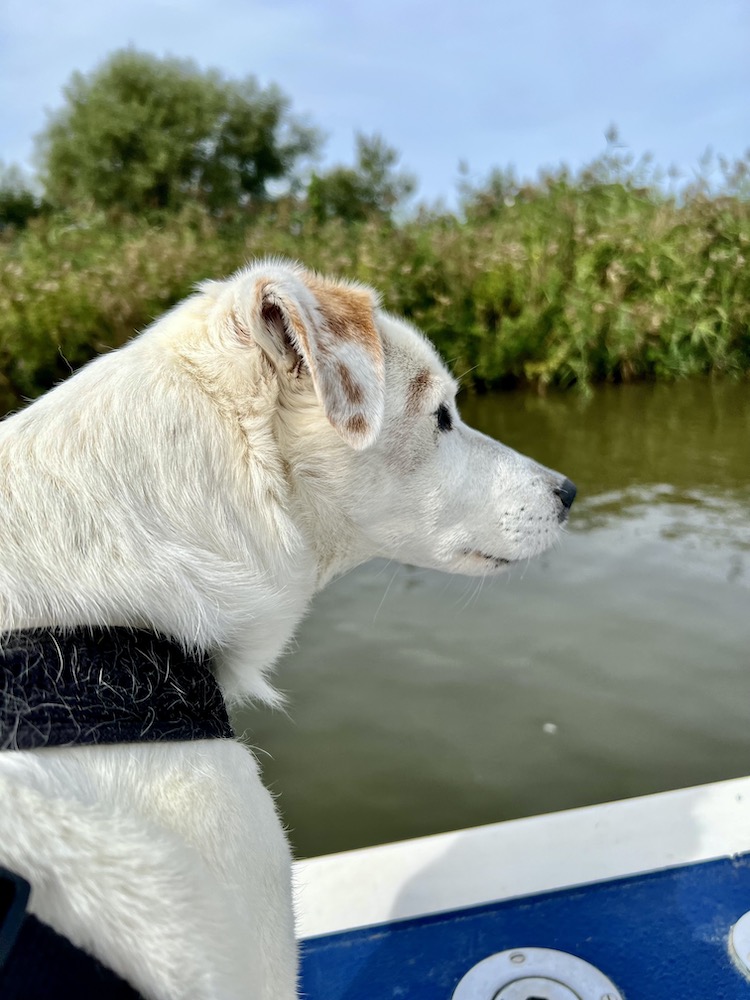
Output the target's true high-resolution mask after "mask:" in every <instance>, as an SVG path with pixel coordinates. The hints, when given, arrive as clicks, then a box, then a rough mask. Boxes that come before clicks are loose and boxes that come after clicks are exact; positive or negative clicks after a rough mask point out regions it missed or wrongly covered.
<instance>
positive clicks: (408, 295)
mask: <svg viewBox="0 0 750 1000" xmlns="http://www.w3.org/2000/svg"><path fill="white" fill-rule="evenodd" d="M485 195H486V192H483V197H484V196H485ZM480 201H481V199H479V198H476V199H475V200H474V202H471V199H470V197H469V199H468V201H467V202H465V204H464V213H465V214H464V216H463V217H459V216H457V215H453V214H450V213H441V212H429V211H426V210H423V211H422V212H421V213H420V214H419V215H418V216H417V217H416V218H412V219H409V220H407V221H405V222H402V223H400V224H396V223H393V222H391V221H388V220H385V221H378V220H377V219H369V220H365V221H362V222H351V221H350V222H346V221H344V220H341V219H336V218H333V219H327V220H326V219H324V220H320V219H319V218H317V217H316V216H315V214H314V213H313V212H311V211H310V210H309V207H308V206H307V205H306V203H305V202H303V201H296V200H294V199H293V198H291V197H287V198H285V199H284V200H281V201H279V202H277V203H274V204H270V205H268V206H265V207H261V208H259V209H257V210H256V211H255V213H254V214H252V215H251V214H247V215H242V216H237V217H235V218H234V219H233V220H232V221H231V223H226V222H220V221H219V220H217V219H216V218H214V217H212V216H211V215H209V214H208V213H207V212H206V211H204V210H199V209H198V208H193V209H191V210H186V211H184V212H183V213H182V214H180V215H179V216H175V217H171V218H167V219H166V220H165V221H164V223H163V224H162V225H161V226H158V227H156V226H152V225H149V224H148V223H147V222H146V221H143V220H139V219H133V218H121V219H119V220H118V221H117V222H114V221H113V220H112V219H108V218H107V217H106V216H104V215H93V216H90V217H88V218H76V219H73V218H69V217H65V216H61V215H58V216H52V217H40V218H36V219H32V220H31V221H30V222H29V225H28V227H27V228H26V229H25V230H24V231H22V232H15V233H14V232H10V231H8V232H6V234H5V235H4V236H0V362H1V365H0V371H1V372H2V376H1V377H0V395H1V396H2V397H3V398H4V399H5V401H6V403H16V402H17V401H18V400H19V399H21V398H22V397H25V396H35V395H37V394H38V393H40V392H42V391H44V390H45V389H46V388H48V387H49V386H50V385H52V384H53V383H54V382H55V381H57V380H59V379H60V378H62V377H64V376H65V375H66V374H67V373H68V372H69V371H70V369H71V368H75V367H77V366H78V365H80V364H82V363H83V362H85V361H86V360H87V359H89V358H90V357H92V356H93V355H94V354H96V353H98V352H100V351H102V350H106V349H108V348H111V347H116V346H118V345H119V344H122V343H123V342H124V341H126V340H127V339H128V338H129V337H130V336H132V335H133V333H134V332H136V331H137V330H139V329H142V328H143V327H145V326H146V325H147V324H148V323H149V322H151V320H152V319H153V318H154V317H156V316H158V315H160V314H161V313H162V312H164V311H165V310H166V309H167V308H168V307H169V306H171V305H172V304H173V303H174V302H176V301H177V300H179V299H180V298H182V297H183V296H185V295H186V294H188V292H189V291H190V289H191V287H192V286H193V284H194V283H195V282H197V281H199V280H200V279H202V278H205V277H219V276H222V275H226V274H229V273H231V272H232V271H234V270H235V269H236V268H237V267H238V266H240V265H241V264H243V263H245V262H246V261H248V260H252V259H254V258H258V257H263V256H266V255H275V254H281V255H284V256H288V257H292V258H295V259H298V260H301V261H303V262H304V263H305V264H306V265H308V266H310V267H313V268H317V269H318V270H320V271H323V272H327V273H331V274H338V275H345V276H349V277H353V278H358V279H360V280H362V281H365V282H368V283H370V284H372V285H374V286H375V287H376V288H378V289H379V290H380V291H381V293H382V295H383V300H384V303H385V305H386V307H387V308H388V309H390V310H392V311H394V312H398V313H402V314H404V315H406V316H407V317H408V318H409V319H411V320H412V321H413V322H414V323H416V324H417V325H418V326H419V327H421V329H422V330H424V332H425V333H426V334H427V335H428V336H429V337H431V338H432V339H433V340H434V342H435V343H436V344H437V346H438V348H439V349H440V350H441V352H442V353H443V355H444V356H445V358H446V359H447V360H448V362H449V363H450V364H451V366H452V367H453V369H454V370H455V371H456V373H457V374H458V375H462V376H463V380H464V384H466V385H474V386H478V387H493V386H500V385H509V384H516V383H528V384H532V385H537V386H544V385H562V386H565V385H571V384H573V383H578V384H583V385H586V384H589V383H592V382H595V381H601V380H609V381H622V380H632V379H639V378H659V379H673V378H678V377H682V376H688V375H695V374H704V373H731V372H734V373H747V372H748V371H750V266H749V264H748V257H749V256H750V203H749V202H748V201H747V200H746V199H745V198H743V197H741V196H740V195H726V194H725V195H721V196H718V195H716V196H711V195H709V194H707V193H706V192H705V191H700V190H696V191H694V192H692V193H691V192H688V193H687V194H686V195H685V196H684V197H682V198H680V199H676V198H668V197H666V196H664V195H663V194H660V193H658V192H656V191H653V190H649V189H641V188H636V187H635V186H634V185H632V184H628V183H622V182H620V181H615V182H607V181H602V180H601V178H599V177H593V178H590V179H589V180H584V179H581V178H579V179H577V180H575V181H573V180H571V178H570V177H568V176H566V175H565V174H560V175H558V176H557V177H554V178H547V179H545V180H544V181H543V182H540V183H539V184H538V185H537V186H535V187H533V188H527V189H525V190H523V191H521V190H517V191H516V192H515V194H513V193H512V192H511V193H508V190H507V187H506V188H505V189H504V192H503V193H502V197H500V198H499V199H498V198H497V197H495V199H494V202H493V201H492V200H491V199H489V200H488V198H487V197H484V201H483V202H482V203H481V204H480ZM488 207H489V209H490V210H488ZM0 405H2V404H1V403H0Z"/></svg>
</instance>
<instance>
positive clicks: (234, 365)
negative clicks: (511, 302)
mask: <svg viewBox="0 0 750 1000" xmlns="http://www.w3.org/2000/svg"><path fill="white" fill-rule="evenodd" d="M455 393H456V383H455V382H454V380H453V379H452V378H451V376H450V375H449V374H448V373H447V372H446V370H445V368H444V366H443V365H442V364H441V362H440V361H439V359H438V357H437V355H436V353H435V351H434V350H433V348H432V347H431V345H430V344H429V343H428V342H427V341H426V340H425V339H424V338H423V337H422V336H421V335H420V334H419V333H418V332H417V331H416V330H414V329H413V328H412V327H410V326H408V325H407V324H406V323H404V322H402V321H398V320H396V319H394V318H393V317H391V316H389V315H388V314H387V313H385V312H383V311H382V310H381V309H380V308H379V305H378V299H377V296H376V295H375V294H374V293H373V292H372V291H371V290H370V289H368V288H365V287H362V286H359V285H354V284H349V283H344V282H334V281H330V280H327V279H323V278H321V277H319V276H317V275H314V274H312V273H310V272H308V271H306V270H304V269H302V268H300V267H297V266H294V265H291V264H288V263H285V262H282V261H267V262H262V263H258V264H255V265H254V266H252V267H250V268H248V269H246V270H242V271H240V272H239V273H238V274H236V275H235V276H234V277H232V278H230V279H229V280H227V281H218V282H208V283H206V284H204V285H202V286H201V287H200V289H199V290H198V292H197V293H196V294H195V295H194V296H192V297H191V298H189V299H188V300H186V301H185V302H183V303H182V304H180V305H178V306H177V307H176V308H175V309H173V310H172V311H171V312H170V313H169V314H168V315H166V316H164V317H163V318H162V319H161V320H159V321H158V322H157V323H155V324H154V325H153V326H152V327H150V328H149V329H148V330H146V331H145V332H144V333H143V334H141V335H140V336H139V337H137V338H135V339H134V340H133V341H132V342H131V343H129V344H128V345H127V346H126V347H124V348H123V349H121V350H118V351H115V352H112V353H110V354H107V355H106V356H104V357H101V358H99V359H97V360H96V361H94V362H93V363H92V364H90V365H88V366H87V367H86V368H84V369H83V370H82V371H80V372H79V373H78V374H76V375H74V376H73V377H72V378H71V379H69V380H68V381H67V382H65V383H64V384H62V385H60V386H58V387H57V388H56V389H55V390H54V391H53V392H51V393H49V394H48V395H46V396H45V397H44V398H42V399H40V400H39V401H37V402H35V403H34V404H33V405H32V406H30V407H28V408H27V409H25V410H23V411H21V412H19V413H17V414H15V415H13V416H12V417H10V418H8V419H7V420H5V421H4V422H3V423H1V424H0V632H2V633H8V632H11V631H13V630H19V629H30V628H42V627H45V626H47V627H49V626H56V627H58V628H60V629H74V628H80V627H81V626H84V627H85V626H88V627H123V626H125V627H129V628H138V629H144V630H150V631H151V632H154V633H158V634H159V635H161V636H166V637H169V638H171V639H173V640H175V641H176V642H177V643H179V644H180V645H181V646H182V647H184V649H185V650H187V651H193V652H195V651H198V652H199V653H200V652H201V651H204V652H206V651H207V652H208V653H210V654H211V655H212V657H213V660H212V662H213V663H214V664H215V674H216V677H217V679H218V682H219V684H220V687H221V690H222V691H223V694H224V696H225V698H226V700H227V702H228V703H230V704H231V703H237V702H239V701H241V700H243V699H248V698H256V699H260V700H261V701H265V702H267V703H271V704H273V703H274V702H275V701H277V700H278V699H277V695H276V693H275V692H274V689H273V687H272V686H271V685H270V683H269V680H268V671H269V669H270V667H271V666H272V664H273V663H274V661H275V660H276V659H277V657H278V656H279V654H280V653H281V652H282V651H283V649H284V647H285V645H286V644H287V643H288V641H289V639H290V637H291V636H292V633H293V632H294V629H295V627H296V626H297V624H298V623H299V621H300V619H301V618H302V617H303V615H304V614H305V611H306V609H307V607H308V605H309V603H310V600H311V598H312V596H313V595H314V594H315V593H316V592H317V591H318V590H320V589H321V588H322V587H323V586H325V585H326V583H328V581H330V580H331V579H333V578H334V577H335V576H337V575H339V574H341V573H344V572H346V571H347V570H349V569H351V568H352V567H354V566H357V565H358V564H360V563H363V562H364V561H365V560H368V559H370V558H372V557H375V556H384V557H386V558H390V559H396V560H399V561H402V562H407V563H412V564H415V565H418V566H423V567H431V568H435V569H439V570H445V571H446V572H450V573H464V574H472V575H483V574H496V573H498V572H500V571H501V570H503V569H504V568H505V567H506V566H507V565H508V564H510V563H514V562H517V561H519V560H524V561H525V560H527V559H528V558H529V557H531V556H534V555H536V554H537V553H540V552H542V551H544V550H545V549H546V548H548V546H550V545H552V544H553V543H554V542H555V541H556V540H557V539H558V537H559V534H560V531H561V529H562V525H563V523H564V521H565V518H566V516H567V512H568V508H569V506H570V504H571V502H572V500H573V496H574V494H575V487H574V486H573V484H572V483H570V482H569V481H568V480H566V479H564V478H563V477H562V476H560V475H558V474H556V473H554V472H551V471H549V470H547V469H545V468H543V467H541V466H539V465H537V464H536V463H534V462H533V461H531V460H530V459H528V458H525V457H522V456H521V455H519V454H517V453H516V452H514V451H512V450H510V449H509V448H506V447H504V446H503V445H501V444H498V443H497V442H495V441H492V440H490V439H489V438H487V437H484V436H483V435H482V434H479V433H478V432H476V431H474V430H471V429H469V428H468V427H467V426H465V425H464V424H463V423H462V422H461V419H460V417H459V415H458V413H457V410H456V404H455ZM0 641H5V642H6V643H7V642H8V636H7V635H6V636H5V637H4V639H2V637H0ZM6 708H7V706H6ZM0 803H1V804H0V865H2V866H4V867H5V868H7V869H9V870H11V871H12V872H15V873H17V874H19V875H20V876H22V877H23V878H25V879H26V880H27V881H28V882H30V883H31V886H32V896H31V905H30V909H31V911H32V912H33V913H34V914H35V915H36V916H37V917H38V918H39V920H41V921H43V922H44V923H46V924H48V925H50V926H51V927H52V928H54V929H56V930H57V931H58V932H59V933H61V934H63V935H65V936H66V937H67V938H69V939H70V940H71V941H72V942H73V943H74V944H76V945H77V946H79V947H82V948H84V949H86V950H87V951H88V952H89V953H91V954H93V955H95V956H97V957H98V958H99V959H100V960H101V961H102V962H103V963H104V964H105V965H106V966H108V967H109V968H110V969H112V970H114V971H115V972H116V973H118V974H119V975H121V976H122V977H124V978H126V979H127V980H128V981H129V982H130V983H132V984H133V985H134V986H135V987H136V988H137V989H138V990H140V991H141V992H142V993H143V994H144V996H146V997H149V998H154V1000H156V998H159V1000H166V998H193V1000H200V998H217V1000H218V998H226V1000H229V998H237V1000H240V998H249V1000H292V998H294V997H295V996H296V986H295V981H296V958H295V943H294V928H293V917H292V893H291V886H290V858H289V850H288V846H287V842H286V839H285V836H284V832H283V830H282V827H281V825H280V823H279V819H278V817H277V815H276V811H275V808H274V803H273V801H272V799H271V796H270V795H269V794H268V792H267V791H266V790H265V789H264V787H263V786H262V784H261V781H260V778H259V775H258V767H257V764H256V761H255V759H254V758H253V756H252V755H251V754H250V753H249V752H248V751H247V749H245V748H244V747H243V746H241V745H240V744H239V743H237V742H235V741H233V740H231V739H203V740H193V741H191V742H162V743H152V744H147V743H138V744H125V745H107V746H71V747H59V746H46V747H43V748H41V749H32V750H19V749H14V748H13V747H12V746H11V747H10V748H9V749H8V750H7V751H6V752H0Z"/></svg>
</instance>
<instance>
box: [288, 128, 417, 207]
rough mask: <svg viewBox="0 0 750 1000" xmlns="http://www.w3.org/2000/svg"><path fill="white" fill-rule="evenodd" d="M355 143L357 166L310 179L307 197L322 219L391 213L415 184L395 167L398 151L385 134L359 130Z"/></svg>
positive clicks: (338, 169)
mask: <svg viewBox="0 0 750 1000" xmlns="http://www.w3.org/2000/svg"><path fill="white" fill-rule="evenodd" d="M356 144H357V160H356V165H355V166H354V167H333V169H331V170H329V171H328V172H327V173H325V174H322V175H318V174H313V176H312V178H311V180H310V183H309V185H308V189H307V200H308V204H309V206H310V209H311V211H312V212H313V214H314V215H315V216H316V217H317V218H318V219H319V220H320V221H323V220H324V219H330V218H339V219H344V220H346V221H347V222H361V221H363V220H364V219H366V218H368V217H370V216H373V215H380V216H384V217H390V216H391V214H392V212H393V209H394V208H396V206H397V205H399V204H400V203H401V202H402V201H404V200H405V199H406V198H407V197H408V196H409V195H410V194H412V192H413V191H414V189H415V187H416V179H415V178H414V177H413V176H412V175H411V174H409V173H406V172H405V171H396V170H395V166H396V164H397V163H398V159H399V154H398V152H397V151H396V150H395V149H394V148H393V147H392V146H389V145H388V144H387V143H386V142H385V140H384V139H383V138H382V136H379V135H373V136H371V137H367V136H365V135H362V134H361V133H357V136H356Z"/></svg>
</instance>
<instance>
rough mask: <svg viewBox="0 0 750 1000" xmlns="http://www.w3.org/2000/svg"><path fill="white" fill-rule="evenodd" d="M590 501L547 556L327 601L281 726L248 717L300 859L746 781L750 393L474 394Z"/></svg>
mask: <svg viewBox="0 0 750 1000" xmlns="http://www.w3.org/2000/svg"><path fill="white" fill-rule="evenodd" d="M461 409H462V413H463V416H464V418H465V419H466V420H467V422H468V423H471V424H473V425H474V426H475V427H477V428H479V429H480V430H483V431H485V432H486V433H488V434H491V435H492V436H494V437H497V438H499V439H500V440H502V441H504V442H505V443H506V444H509V445H511V446H513V447H515V448H517V449H519V450H520V451H524V452H526V453H528V454H530V455H532V456H534V457H535V458H537V459H538V460H539V461H541V462H543V463H544V464H545V465H549V466H551V467H552V468H555V469H558V470H559V471H562V472H564V473H565V474H566V475H568V476H569V477H570V478H571V479H573V480H574V481H575V482H576V483H577V485H578V487H579V495H578V499H577V500H576V503H575V505H574V507H573V511H572V517H571V521H570V527H569V531H568V532H567V534H566V536H565V538H564V540H563V544H562V545H561V546H560V547H559V548H557V549H555V550H554V551H553V552H551V553H549V554H546V555H545V556H543V557H541V558H539V559H537V560H535V561H533V562H531V563H529V565H528V566H526V567H523V568H515V569H514V570H513V571H512V572H511V573H510V574H509V575H507V576H505V577H502V578H498V579H495V580H492V581H485V582H484V583H483V584H482V585H479V584H478V583H477V581H476V580H466V579H462V578H457V577H456V578H451V577H447V576H443V575H441V574H439V573H432V572H426V571H423V570H416V569H414V568H410V567H397V566H394V565H392V564H389V565H386V564H385V563H372V564H369V565H367V566H364V567H361V568H360V569H359V570H357V571H355V572H353V573H351V574H349V575H348V576H347V577H345V578H344V579H342V580H339V581H338V582H337V583H335V584H334V585H332V586H331V587H329V588H328V589H327V590H326V591H324V592H323V593H322V594H320V595H319V597H318V598H317V599H316V601H315V604H314V607H313V611H312V614H311V615H310V617H309V618H308V620H307V621H306V622H305V623H304V625H303V626H302V628H301V629H300V631H299V634H298V641H297V647H296V649H295V650H294V651H293V652H292V653H291V654H290V655H289V656H287V657H286V658H285V659H284V660H283V661H282V662H281V663H280V665H279V668H278V673H277V681H278V684H279V686H280V688H281V689H282V690H284V691H285V692H286V693H287V694H288V698H289V705H288V710H287V714H282V713H275V712H271V711H268V710H256V709H251V710H246V711H244V712H243V713H241V714H240V715H239V716H238V717H237V719H236V722H237V724H238V726H239V727H240V728H241V729H246V731H247V738H248V739H249V741H250V743H251V744H252V745H253V746H255V747H258V748H261V752H260V753H259V756H260V760H261V763H262V766H263V770H264V774H265V777H266V781H267V783H268V784H269V785H270V786H271V788H272V789H273V791H274V792H275V793H277V794H278V795H279V800H278V801H279V807H280V809H281V812H282V814H283V816H284V820H285V822H286V823H287V824H288V826H289V828H290V833H291V838H292V841H293V843H294V845H295V848H296V851H297V853H298V855H300V856H305V855H314V854H320V853H328V852H331V851H338V850H345V849H347V848H351V847H358V846H363V845H366V844H374V843H381V842H384V841H389V840H396V839H401V838H404V837H412V836H417V835H421V834H427V833H434V832H438V831H442V830H450V829H455V828H458V827H463V826H472V825H476V824H480V823H489V822H494V821H497V820H503V819H509V818H512V817H517V816H527V815H532V814H536V813H541V812H548V811H551V810H556V809H564V808H568V807H571V806H579V805H584V804H588V803H593V802H602V801H607V800H610V799H615V798H621V797H624V796H632V795H640V794H643V793H646V792H653V791H657V790H661V789H667V788H675V787H680V786H685V785H690V784H696V783H700V782H705V781H712V780H715V779H721V778H728V777H733V776H738V775H743V774H748V773H750V385H748V383H747V382H744V383H743V382H739V383H737V382H721V383H709V382H695V383H693V382H686V383H678V384H675V385H633V386H619V387H615V386H612V387H605V388H601V389H598V390H596V391H595V392H594V393H593V395H592V396H591V397H590V398H589V399H582V398H581V397H580V396H579V395H577V394H575V393H568V394H565V395H551V396H548V397H546V398H540V397H538V396H533V395H530V394H521V393H509V394H502V395H494V396H489V397H487V396H486V397H478V398H467V399H464V400H463V402H462V407H461Z"/></svg>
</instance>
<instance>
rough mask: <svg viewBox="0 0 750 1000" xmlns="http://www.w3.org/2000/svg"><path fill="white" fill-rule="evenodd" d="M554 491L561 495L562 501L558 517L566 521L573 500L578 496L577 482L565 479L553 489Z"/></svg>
mask: <svg viewBox="0 0 750 1000" xmlns="http://www.w3.org/2000/svg"><path fill="white" fill-rule="evenodd" d="M553 492H554V493H555V494H556V495H557V496H559V497H560V501H561V503H562V510H561V511H560V513H559V515H558V517H559V520H560V521H564V520H565V518H566V517H567V516H568V511H569V510H570V508H571V506H572V504H573V501H574V500H575V498H576V493H577V492H578V490H577V489H576V484H575V483H573V482H571V481H570V479H563V481H562V483H561V484H560V485H559V486H558V487H557V489H555V490H553Z"/></svg>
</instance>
